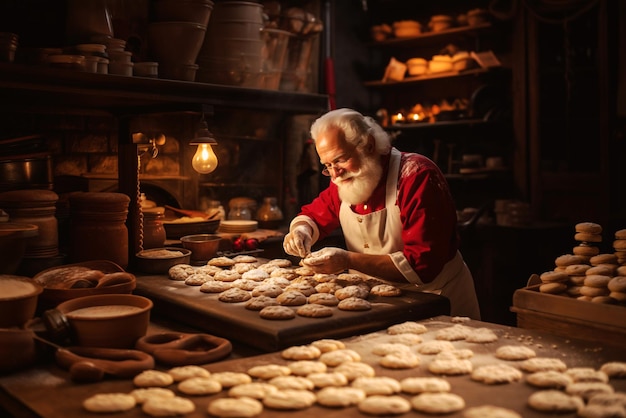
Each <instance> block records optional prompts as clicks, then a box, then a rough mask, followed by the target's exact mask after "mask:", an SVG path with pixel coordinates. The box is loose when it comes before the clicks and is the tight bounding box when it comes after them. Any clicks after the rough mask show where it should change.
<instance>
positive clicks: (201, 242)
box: [180, 234, 222, 262]
mask: <svg viewBox="0 0 626 418" xmlns="http://www.w3.org/2000/svg"><path fill="white" fill-rule="evenodd" d="M221 240H222V238H221V237H220V236H219V235H215V234H196V235H186V236H184V237H181V238H180V242H181V243H182V244H183V247H184V248H186V249H188V250H191V261H194V262H206V261H208V260H210V259H212V258H213V257H215V254H216V253H217V250H218V249H219V246H220V241H221Z"/></svg>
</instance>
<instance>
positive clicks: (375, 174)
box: [283, 109, 480, 319]
mask: <svg viewBox="0 0 626 418" xmlns="http://www.w3.org/2000/svg"><path fill="white" fill-rule="evenodd" d="M311 136H312V137H313V139H314V141H315V148H316V150H317V153H318V155H319V157H320V161H321V163H322V164H323V166H324V168H323V170H322V172H323V173H324V174H325V175H327V176H330V177H331V182H330V185H329V187H328V188H327V189H325V190H324V191H322V192H321V193H320V195H319V196H318V197H316V198H315V199H314V200H313V202H311V203H310V204H308V205H305V206H303V207H302V210H301V212H300V214H298V216H296V217H295V218H294V219H293V220H292V222H291V224H290V228H289V233H288V234H287V235H286V236H285V239H284V242H283V247H284V249H285V252H287V253H288V254H291V255H294V256H298V257H302V258H303V264H304V265H305V266H307V267H310V268H311V269H312V270H314V271H315V272H317V273H328V274H331V273H339V272H342V271H345V270H348V269H351V270H356V271H359V272H362V273H364V274H367V275H370V276H375V277H378V278H381V279H384V280H387V281H390V282H398V283H406V282H409V283H412V284H414V285H415V286H416V287H417V289H418V290H420V291H424V292H432V293H437V294H441V295H442V296H445V297H447V298H448V299H449V300H450V305H451V315H453V316H468V317H471V318H474V319H480V310H479V307H478V301H477V299H476V292H475V290H474V282H473V279H472V275H471V273H470V271H469V269H468V268H467V266H466V264H465V262H464V261H463V258H462V257H461V254H460V253H459V251H458V247H459V237H458V234H457V229H456V222H457V220H456V209H455V206H454V202H453V200H452V196H451V194H450V191H449V189H448V185H447V183H446V180H445V178H444V177H443V174H442V173H441V171H440V170H439V168H438V167H437V166H436V164H435V163H433V162H432V161H431V160H429V159H428V158H426V157H425V156H423V155H419V154H413V153H404V152H400V151H398V150H397V149H395V148H393V147H392V146H391V140H390V137H389V135H388V134H387V133H386V132H385V131H384V130H383V129H382V128H381V127H380V126H379V125H378V124H376V122H374V120H373V119H371V118H369V117H365V116H363V115H362V114H360V113H359V112H357V111H355V110H352V109H337V110H333V111H331V112H328V113H326V114H325V115H323V116H322V117H320V118H319V119H317V120H316V121H315V122H314V123H313V125H312V127H311ZM339 226H341V228H342V230H343V234H344V237H345V241H346V246H347V249H348V250H347V251H346V250H344V249H341V248H334V247H327V248H323V249H321V250H319V251H317V252H314V253H311V246H312V245H313V244H314V243H315V242H316V241H317V240H319V239H321V238H324V237H325V236H327V235H328V234H329V233H330V232H332V231H333V230H334V229H336V228H337V227H339Z"/></svg>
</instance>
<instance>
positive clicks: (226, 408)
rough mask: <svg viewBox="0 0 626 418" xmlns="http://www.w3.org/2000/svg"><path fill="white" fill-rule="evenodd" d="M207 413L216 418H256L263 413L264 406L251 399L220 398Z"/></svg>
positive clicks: (212, 403)
mask: <svg viewBox="0 0 626 418" xmlns="http://www.w3.org/2000/svg"><path fill="white" fill-rule="evenodd" d="M207 412H208V413H209V414H211V415H213V416H216V417H239V418H248V417H255V416H257V415H259V414H261V412H263V404H262V403H261V402H260V401H258V400H256V399H252V398H250V397H245V396H243V397H239V398H219V399H215V400H214V401H212V402H211V403H210V404H209V407H208V409H207Z"/></svg>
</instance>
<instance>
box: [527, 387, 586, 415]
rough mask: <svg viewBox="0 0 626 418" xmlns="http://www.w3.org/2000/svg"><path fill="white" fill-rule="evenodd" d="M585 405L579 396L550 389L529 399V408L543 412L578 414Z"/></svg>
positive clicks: (541, 391) (536, 393)
mask: <svg viewBox="0 0 626 418" xmlns="http://www.w3.org/2000/svg"><path fill="white" fill-rule="evenodd" d="M584 405H585V402H584V401H583V400H582V398H580V397H579V396H572V395H568V394H567V393H565V392H561V391H560V390H555V389H549V390H540V391H537V392H534V393H533V394H531V395H530V396H529V397H528V406H530V407H531V408H532V409H534V410H537V411H541V412H558V413H565V412H576V411H578V410H579V409H581V408H582V407H583V406H584Z"/></svg>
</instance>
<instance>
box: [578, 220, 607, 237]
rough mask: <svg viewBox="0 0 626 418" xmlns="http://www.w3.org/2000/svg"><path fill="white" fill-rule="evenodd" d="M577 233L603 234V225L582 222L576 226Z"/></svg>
mask: <svg viewBox="0 0 626 418" xmlns="http://www.w3.org/2000/svg"><path fill="white" fill-rule="evenodd" d="M574 230H575V231H576V232H585V233H588V234H601V233H602V225H600V224H597V223H594V222H580V223H577V224H576V225H575V226H574Z"/></svg>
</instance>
